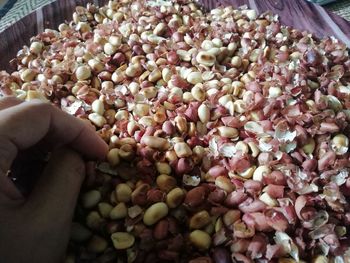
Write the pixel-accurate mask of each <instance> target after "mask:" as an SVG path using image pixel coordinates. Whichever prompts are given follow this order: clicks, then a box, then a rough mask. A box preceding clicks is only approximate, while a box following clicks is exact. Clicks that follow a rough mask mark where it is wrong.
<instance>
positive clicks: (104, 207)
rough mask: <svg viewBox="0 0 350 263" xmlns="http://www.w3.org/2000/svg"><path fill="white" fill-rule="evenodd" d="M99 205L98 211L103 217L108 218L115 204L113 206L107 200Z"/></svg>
mask: <svg viewBox="0 0 350 263" xmlns="http://www.w3.org/2000/svg"><path fill="white" fill-rule="evenodd" d="M97 207H98V211H99V212H100V215H101V216H102V217H103V218H108V217H109V213H110V212H111V211H112V209H113V206H111V205H110V204H108V203H105V202H101V203H99V204H98V206H97Z"/></svg>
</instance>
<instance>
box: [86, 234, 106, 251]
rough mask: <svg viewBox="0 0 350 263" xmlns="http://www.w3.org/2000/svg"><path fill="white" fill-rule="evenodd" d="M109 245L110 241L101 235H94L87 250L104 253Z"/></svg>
mask: <svg viewBox="0 0 350 263" xmlns="http://www.w3.org/2000/svg"><path fill="white" fill-rule="evenodd" d="M107 247H108V242H107V241H106V240H105V239H104V238H102V237H99V236H96V235H95V236H93V237H92V238H91V239H90V240H89V242H88V244H87V250H88V251H90V252H93V253H102V252H103V251H105V250H106V249H107Z"/></svg>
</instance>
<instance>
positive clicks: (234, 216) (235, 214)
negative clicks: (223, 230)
mask: <svg viewBox="0 0 350 263" xmlns="http://www.w3.org/2000/svg"><path fill="white" fill-rule="evenodd" d="M240 218H241V211H239V210H229V211H227V212H226V213H225V214H224V215H223V217H222V221H223V223H224V224H225V225H226V226H227V227H229V226H231V225H233V223H234V222H236V221H237V220H238V219H240Z"/></svg>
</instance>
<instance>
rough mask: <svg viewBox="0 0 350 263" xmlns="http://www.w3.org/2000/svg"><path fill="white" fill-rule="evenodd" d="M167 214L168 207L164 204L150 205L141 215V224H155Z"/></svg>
mask: <svg viewBox="0 0 350 263" xmlns="http://www.w3.org/2000/svg"><path fill="white" fill-rule="evenodd" d="M168 212H169V209H168V206H167V205H166V203H163V202H158V203H155V204H153V205H151V206H150V207H149V208H147V210H146V211H145V213H144V215H143V222H144V223H145V225H147V226H151V225H154V224H155V223H157V222H158V221H159V220H160V219H162V218H164V217H165V216H167V214H168Z"/></svg>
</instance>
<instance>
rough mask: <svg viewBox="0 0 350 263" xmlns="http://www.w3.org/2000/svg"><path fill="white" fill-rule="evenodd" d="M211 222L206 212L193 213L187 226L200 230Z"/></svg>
mask: <svg viewBox="0 0 350 263" xmlns="http://www.w3.org/2000/svg"><path fill="white" fill-rule="evenodd" d="M210 222H211V218H210V215H209V213H208V212H207V211H205V210H202V211H199V212H197V213H195V214H194V215H193V216H192V217H191V219H190V222H189V226H190V228H192V229H200V228H203V227H205V226H206V225H208V224H209V223H210Z"/></svg>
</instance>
